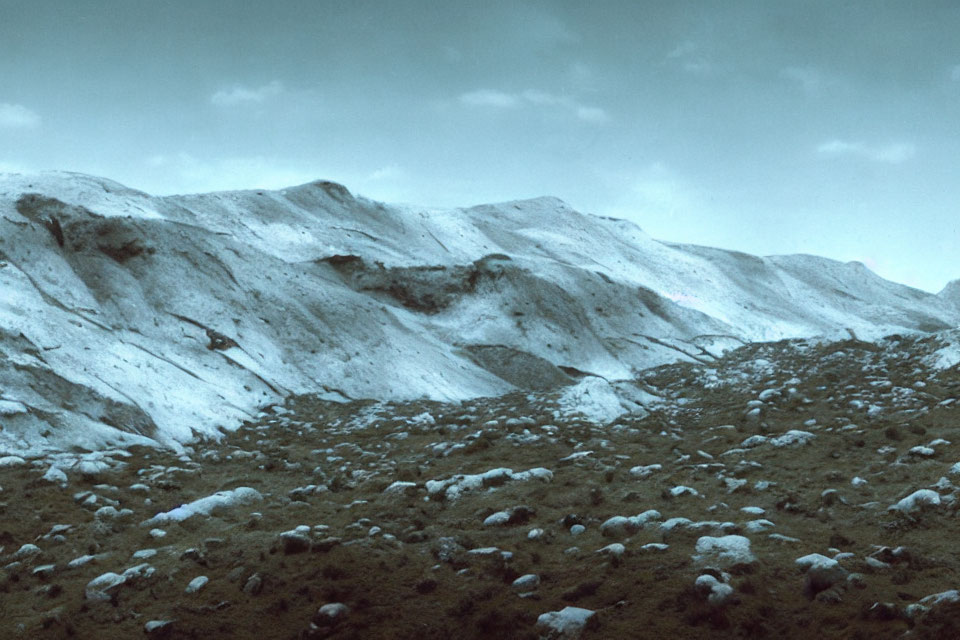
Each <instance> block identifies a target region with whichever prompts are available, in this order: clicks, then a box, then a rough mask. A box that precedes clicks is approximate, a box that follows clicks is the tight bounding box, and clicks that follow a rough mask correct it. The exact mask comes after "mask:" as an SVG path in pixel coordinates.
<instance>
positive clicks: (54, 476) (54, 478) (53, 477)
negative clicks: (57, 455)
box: [43, 465, 69, 487]
mask: <svg viewBox="0 0 960 640" xmlns="http://www.w3.org/2000/svg"><path fill="white" fill-rule="evenodd" d="M43 480H46V481H47V482H49V483H51V484H58V485H60V486H61V487H65V486H67V483H68V481H69V480H68V478H67V474H66V473H64V471H63V469H61V468H60V467H58V466H56V465H54V466H51V467H50V468H49V469H47V472H46V473H45V474H43Z"/></svg>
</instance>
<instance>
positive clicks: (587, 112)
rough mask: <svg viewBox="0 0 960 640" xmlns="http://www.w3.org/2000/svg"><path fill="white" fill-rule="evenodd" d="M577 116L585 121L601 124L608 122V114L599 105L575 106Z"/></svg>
mask: <svg viewBox="0 0 960 640" xmlns="http://www.w3.org/2000/svg"><path fill="white" fill-rule="evenodd" d="M576 113H577V117H578V118H580V119H581V120H583V121H585V122H594V123H597V124H601V123H604V122H608V121H609V120H610V116H609V115H608V114H607V112H606V111H605V110H603V109H601V108H600V107H577V111H576Z"/></svg>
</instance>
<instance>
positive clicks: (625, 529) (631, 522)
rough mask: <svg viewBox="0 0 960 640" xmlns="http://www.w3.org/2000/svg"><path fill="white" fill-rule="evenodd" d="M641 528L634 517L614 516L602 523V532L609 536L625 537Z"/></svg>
mask: <svg viewBox="0 0 960 640" xmlns="http://www.w3.org/2000/svg"><path fill="white" fill-rule="evenodd" d="M639 528H640V526H639V525H638V524H637V522H636V520H635V519H634V518H627V517H624V516H613V517H612V518H609V519H607V520H606V521H605V522H604V523H603V524H601V525H600V533H601V535H603V536H606V537H608V538H623V537H626V536H628V535H631V534H634V533H636V532H637V530H638V529H639Z"/></svg>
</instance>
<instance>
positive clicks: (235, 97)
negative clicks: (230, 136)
mask: <svg viewBox="0 0 960 640" xmlns="http://www.w3.org/2000/svg"><path fill="white" fill-rule="evenodd" d="M281 93H283V84H281V83H280V82H279V81H277V80H274V81H273V82H269V83H267V84H265V85H263V86H262V87H258V88H256V89H251V88H249V87H244V86H242V85H235V86H234V87H232V88H230V89H222V90H220V91H217V92H216V93H215V94H213V95H212V96H211V97H210V102H212V103H213V104H215V105H217V106H218V107H233V106H236V105H240V104H260V103H262V102H265V101H266V100H267V99H269V98H273V97H275V96H278V95H280V94H281Z"/></svg>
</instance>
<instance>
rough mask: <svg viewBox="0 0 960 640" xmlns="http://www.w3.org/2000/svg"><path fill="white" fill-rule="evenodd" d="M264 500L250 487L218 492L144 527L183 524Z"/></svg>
mask: <svg viewBox="0 0 960 640" xmlns="http://www.w3.org/2000/svg"><path fill="white" fill-rule="evenodd" d="M262 500H263V496H262V495H260V492H259V491H257V490H256V489H251V488H250V487H237V488H236V489H233V490H232V491H218V492H217V493H215V494H213V495H212V496H207V497H205V498H200V499H199V500H194V501H193V502H190V503H188V504H185V505H181V506H179V507H177V508H176V509H172V510H170V511H167V512H166V513H158V514H157V515H155V516H154V517H152V518H150V519H149V520H147V521H145V522H144V523H143V525H144V526H148V527H149V526H151V525H155V524H165V523H167V522H181V521H183V520H186V519H187V518H192V517H193V516H195V515H205V516H210V515H214V514H215V513H216V512H219V511H221V510H223V509H228V508H230V507H235V506H239V505H248V504H252V503H254V502H261V501H262Z"/></svg>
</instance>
